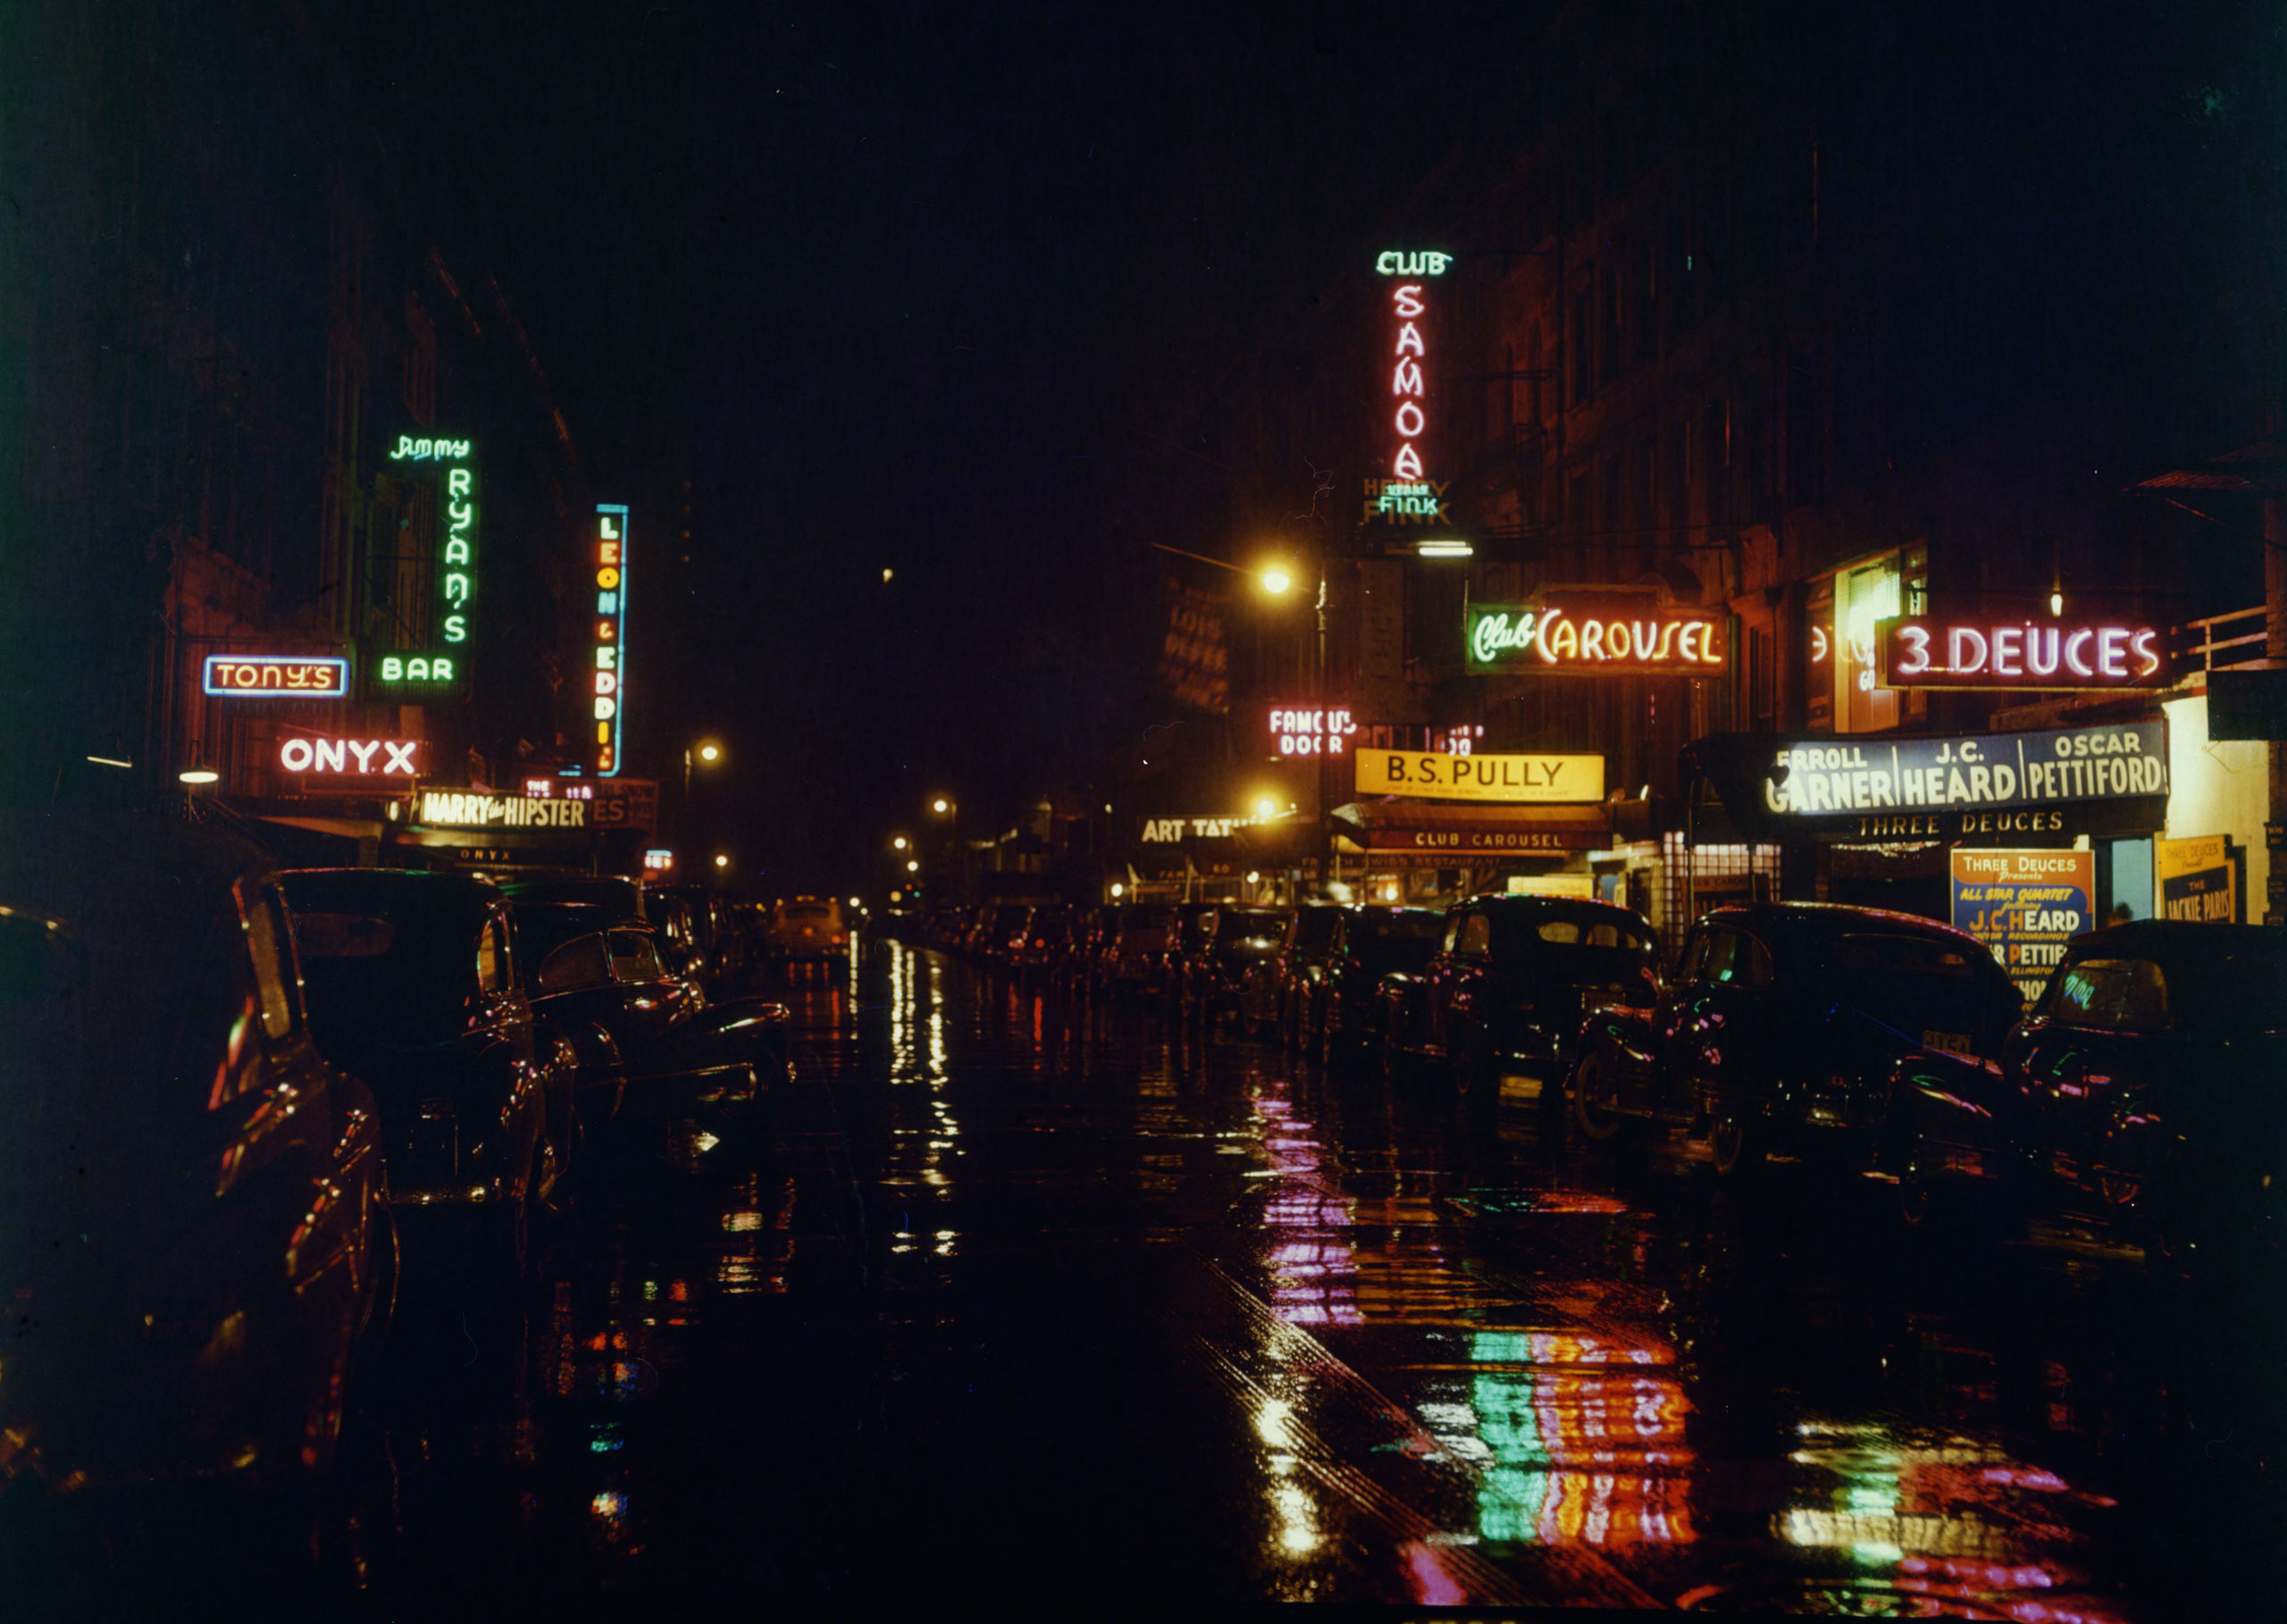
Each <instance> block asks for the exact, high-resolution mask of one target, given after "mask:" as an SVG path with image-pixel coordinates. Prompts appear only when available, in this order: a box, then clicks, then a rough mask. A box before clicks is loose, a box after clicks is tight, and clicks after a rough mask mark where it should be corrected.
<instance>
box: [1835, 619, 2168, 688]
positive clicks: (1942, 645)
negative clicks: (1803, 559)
mask: <svg viewBox="0 0 2287 1624" xmlns="http://www.w3.org/2000/svg"><path fill="white" fill-rule="evenodd" d="M1874 637H1875V642H1876V644H1877V646H1878V647H1879V649H1880V650H1881V662H1880V664H1881V685H1882V686H1883V687H1885V688H1955V689H1989V688H2005V689H2006V688H2041V689H2051V690H2067V689H2088V690H2104V689H2137V688H2166V686H2167V685H2168V663H2167V659H2166V655H2165V649H2166V641H2167V640H2166V638H2165V637H2163V636H2162V635H2161V633H2160V629H2159V628H2158V627H2157V626H2148V625H2137V624H2132V623H2128V622H2124V621H2120V622H2115V621H2108V622H2101V623H2099V622H2081V621H2057V620H2048V621H2036V620H2023V621H2006V620H2004V621H1994V620H1934V619H1928V618H1916V619H1899V620H1885V621H1879V622H1877V623H1876V624H1875V626H1874Z"/></svg>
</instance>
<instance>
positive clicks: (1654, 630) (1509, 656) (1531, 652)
mask: <svg viewBox="0 0 2287 1624" xmlns="http://www.w3.org/2000/svg"><path fill="white" fill-rule="evenodd" d="M1462 641H1463V644H1464V648H1463V653H1464V655H1465V656H1466V657H1467V658H1468V661H1469V668H1470V670H1471V671H1473V672H1476V673H1478V674H1480V675H1485V676H1506V675H1512V674H1513V675H1520V676H1521V675H1528V674H1542V675H1550V676H1557V675H1573V676H1625V675H1630V674H1635V675H1649V676H1713V675H1714V674H1716V673H1717V672H1719V671H1721V670H1722V668H1723V665H1724V661H1725V649H1724V644H1723V623H1722V620H1721V619H1720V618H1719V617H1718V616H1717V615H1715V613H1714V612H1713V611H1712V610H1708V609H1690V608H1672V607H1663V606H1662V605H1661V603H1660V601H1659V598H1658V596H1657V595H1656V594H1655V593H1651V592H1631V591H1625V590H1615V589H1613V588H1609V587H1601V588H1599V587H1552V588H1550V589H1549V590H1546V591H1545V592H1543V593H1541V594H1540V596H1538V597H1537V598H1535V599H1532V600H1531V601H1530V602H1529V603H1473V604H1471V605H1470V606H1469V607H1468V609H1467V610H1466V611H1465V612H1464V615H1463V617H1462Z"/></svg>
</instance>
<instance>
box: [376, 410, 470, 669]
mask: <svg viewBox="0 0 2287 1624" xmlns="http://www.w3.org/2000/svg"><path fill="white" fill-rule="evenodd" d="M469 451H470V446H469V442H468V441H467V440H465V439H413V438H412V437H411V436H409V435H399V436H398V442H397V446H396V448H395V449H393V450H391V451H390V454H389V460H390V461H391V462H393V463H400V462H403V463H434V464H436V465H438V466H439V467H440V468H441V469H443V471H444V475H445V490H444V498H445V504H444V512H443V514H442V515H441V516H442V518H443V521H444V525H443V528H444V540H443V542H442V543H441V545H440V548H439V549H438V560H437V618H436V629H437V632H436V634H437V640H438V642H439V643H440V644H462V643H465V642H467V641H468V640H469V629H470V625H471V624H472V622H473V619H474V615H475V609H474V605H475V601H476V471H475V469H473V468H472V467H471V466H470V465H469ZM416 667H417V669H416ZM467 669H468V666H467V662H466V661H465V660H463V659H460V658H457V657H454V656H450V655H443V654H438V653H434V652H432V651H430V650H422V651H420V652H418V653H416V654H415V656H414V657H412V658H411V659H409V660H406V659H403V658H401V657H391V658H388V659H384V660H383V661H382V662H381V673H380V675H381V681H383V682H387V683H389V684H390V685H391V686H394V685H396V684H397V683H398V682H400V681H408V682H409V681H426V682H451V681H452V680H453V673H454V672H455V671H456V670H458V671H461V672H463V673H465V672H466V671H467Z"/></svg>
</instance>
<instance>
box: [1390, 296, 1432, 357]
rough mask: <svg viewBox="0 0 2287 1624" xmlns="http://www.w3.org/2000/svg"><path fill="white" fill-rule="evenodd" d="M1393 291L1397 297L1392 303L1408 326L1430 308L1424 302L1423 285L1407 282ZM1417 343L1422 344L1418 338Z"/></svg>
mask: <svg viewBox="0 0 2287 1624" xmlns="http://www.w3.org/2000/svg"><path fill="white" fill-rule="evenodd" d="M1393 291H1394V296H1395V297H1394V298H1393V300H1392V302H1393V304H1394V305H1395V307H1396V309H1397V314H1398V316H1399V318H1400V319H1401V320H1403V321H1404V322H1407V323H1408V324H1411V323H1412V321H1413V319H1414V318H1415V317H1416V316H1419V315H1420V314H1421V313H1422V312H1423V311H1425V310H1427V309H1428V305H1426V304H1424V303H1423V302H1422V298H1421V285H1420V283H1419V282H1406V283H1404V284H1403V285H1402V286H1400V287H1398V288H1397V289H1394V290H1393ZM1415 342H1417V343H1419V342H1420V339H1419V338H1418V337H1417V339H1415Z"/></svg>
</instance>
